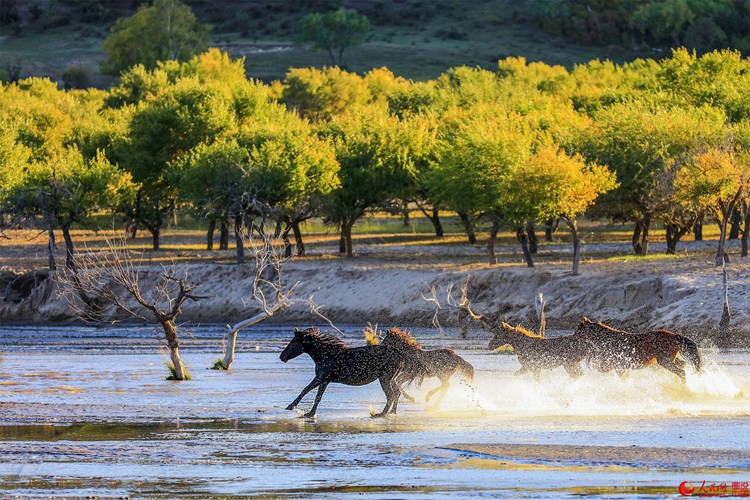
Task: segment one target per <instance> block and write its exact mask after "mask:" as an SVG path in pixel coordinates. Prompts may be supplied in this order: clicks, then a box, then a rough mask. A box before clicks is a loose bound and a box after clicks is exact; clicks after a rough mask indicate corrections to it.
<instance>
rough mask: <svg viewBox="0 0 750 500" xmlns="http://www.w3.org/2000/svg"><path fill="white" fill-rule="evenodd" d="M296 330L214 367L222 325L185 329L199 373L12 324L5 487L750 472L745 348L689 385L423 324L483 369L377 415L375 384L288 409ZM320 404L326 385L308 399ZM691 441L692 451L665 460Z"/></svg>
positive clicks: (419, 490)
mask: <svg viewBox="0 0 750 500" xmlns="http://www.w3.org/2000/svg"><path fill="white" fill-rule="evenodd" d="M204 330H205V332H204ZM286 330H287V329H283V330H278V329H275V328H271V327H266V328H265V329H263V330H255V331H253V332H250V333H247V334H244V335H243V337H242V344H241V345H240V349H239V352H238V355H237V359H236V361H235V365H234V367H233V370H232V371H230V372H221V371H215V370H207V369H206V368H207V367H209V366H211V365H212V364H213V361H214V360H215V359H216V357H218V354H219V351H220V340H219V339H220V332H221V330H220V328H218V327H213V328H205V329H201V332H202V333H201V336H198V334H196V335H195V337H194V338H190V337H187V338H186V339H185V341H184V343H183V349H182V351H183V357H184V359H185V361H186V362H187V363H188V367H189V369H190V371H191V373H192V375H193V380H192V381H188V382H170V381H166V380H165V379H164V377H165V376H166V375H167V373H166V368H165V366H164V359H163V358H162V357H161V355H160V354H159V353H158V352H157V348H158V341H157V338H156V337H155V336H154V337H152V338H149V337H148V335H151V334H144V333H143V331H142V330H141V331H138V332H139V333H137V334H136V338H135V339H134V340H133V339H131V338H130V335H131V334H133V333H134V332H136V330H134V329H131V328H125V329H111V328H110V329H108V330H103V329H85V330H81V329H78V328H73V327H66V328H56V329H53V328H49V329H46V330H44V331H42V332H34V331H33V330H31V329H29V328H26V329H22V330H13V331H4V332H0V415H1V416H2V423H0V492H2V491H5V492H8V494H11V492H12V494H30V495H40V494H52V493H54V494H57V495H60V496H62V495H78V496H80V495H83V494H86V495H100V496H113V495H114V496H117V495H132V496H135V497H138V496H142V497H165V498H171V497H175V496H182V495H189V494H192V495H196V496H199V497H208V496H212V495H217V496H221V495H232V496H248V497H251V496H255V495H272V496H273V495H277V494H285V495H290V496H293V497H305V498H307V497H310V496H328V495H331V494H334V493H358V494H363V495H369V496H374V497H380V496H383V495H384V494H385V493H387V492H391V493H392V494H391V495H386V496H393V492H395V496H405V495H407V494H408V495H409V496H411V495H424V496H428V497H430V498H434V497H441V496H445V497H454V496H455V495H456V494H457V492H458V491H461V492H462V494H466V493H467V492H471V493H473V494H475V495H488V496H493V497H496V496H507V497H517V496H519V495H523V496H530V497H554V498H559V497H561V496H570V497H576V496H579V495H582V494H607V495H625V496H661V495H664V494H673V493H676V487H677V485H678V484H679V483H680V482H682V481H685V480H693V481H697V480H698V479H700V480H703V479H706V480H714V481H718V480H725V481H747V480H748V479H749V478H750V460H748V459H747V457H746V455H745V454H744V453H745V452H744V451H742V452H741V451H740V450H748V449H750V434H749V433H748V432H747V424H746V421H747V417H748V416H750V398H748V396H747V395H748V394H750V378H748V376H747V375H748V373H750V370H749V368H750V354H749V353H748V351H745V350H732V351H722V352H719V351H710V350H708V351H705V352H704V360H705V370H704V373H702V374H700V375H698V374H695V373H688V383H687V385H683V384H681V383H680V382H679V380H678V379H677V377H675V376H674V375H672V374H670V373H668V372H666V371H665V370H663V369H659V368H648V369H644V370H640V371H636V372H632V373H630V374H629V375H628V376H627V377H625V378H620V377H618V376H616V375H614V374H598V373H592V372H587V374H586V375H585V376H584V377H582V378H581V379H578V380H575V381H573V380H571V379H570V378H569V377H568V376H567V375H566V374H565V372H564V371H563V370H558V371H553V372H549V373H545V374H544V375H543V377H542V379H541V380H540V381H539V382H534V380H533V379H532V378H531V377H530V376H529V377H514V376H513V375H512V374H513V372H515V371H516V370H517V368H518V364H517V362H516V360H515V357H514V356H512V355H491V354H489V353H487V352H485V351H484V347H485V346H486V338H484V337H482V336H480V335H479V334H477V335H476V336H475V337H474V338H469V339H467V340H457V339H455V338H453V339H450V340H448V339H441V338H439V337H438V336H437V334H436V333H435V332H429V331H419V332H417V335H418V336H419V338H420V340H422V343H423V344H425V345H426V346H427V347H435V346H438V345H440V346H442V345H446V344H447V345H449V346H450V347H453V348H455V349H458V351H459V353H460V354H461V355H462V356H464V357H465V358H466V359H467V360H469V361H470V362H471V363H472V364H474V366H475V368H476V373H477V378H476V382H475V383H474V384H473V385H472V386H468V385H466V384H463V383H459V382H456V383H454V384H453V385H452V386H451V388H450V390H449V392H448V394H447V396H446V397H445V399H444V401H443V404H442V405H441V407H439V408H429V407H426V406H425V405H424V404H423V403H420V404H409V403H406V402H404V403H403V404H402V405H401V406H400V410H401V414H400V415H399V416H398V417H395V418H390V419H371V418H369V416H368V409H369V408H370V407H371V406H372V407H377V408H379V407H381V406H382V404H383V402H384V396H383V394H382V391H381V390H380V388H379V386H378V385H377V384H371V385H369V386H365V387H346V386H339V385H332V386H330V387H329V389H328V391H327V392H326V394H325V396H324V399H323V402H322V403H321V406H320V409H319V415H318V418H317V419H316V420H309V419H303V418H299V413H298V412H287V411H285V410H284V407H285V406H286V405H287V404H288V403H289V402H290V401H291V400H292V399H294V397H295V396H296V395H297V394H298V393H299V391H300V390H301V389H302V387H304V386H305V385H306V384H307V383H308V382H309V381H310V379H312V375H313V371H312V368H313V364H312V362H311V361H310V360H309V358H306V357H301V358H299V359H295V360H293V361H291V362H290V363H287V364H283V363H281V362H279V360H278V352H279V350H280V349H281V348H282V347H283V346H284V345H285V344H286V342H287V341H288V338H289V336H290V335H291V333H290V332H288V331H286ZM40 339H41V340H43V341H42V342H39V340H40ZM348 341H349V342H350V343H352V344H354V343H356V342H358V341H359V338H358V337H356V336H354V335H352V337H351V338H350V339H348ZM256 346H257V349H256ZM436 386H437V383H436V382H435V381H427V382H425V384H424V386H423V387H421V388H411V390H410V391H409V392H410V393H412V394H413V395H416V396H417V399H418V400H419V401H424V396H425V395H426V393H427V391H428V390H429V389H431V388H433V387H436ZM311 403H312V395H310V396H308V398H306V399H305V400H303V402H302V404H301V405H300V409H301V410H303V411H304V410H306V409H307V408H309V406H310V405H311ZM300 413H301V412H300ZM457 443H474V444H485V445H486V444H503V445H504V446H506V447H507V446H512V447H513V448H512V449H513V452H512V456H500V457H499V458H493V459H491V460H490V459H489V458H488V457H487V456H485V455H477V454H475V453H472V452H469V451H466V450H468V449H469V448H462V449H463V450H464V451H456V450H455V449H448V448H451V447H453V448H455V447H456V446H455V445H456V444H457ZM528 445H545V446H546V445H566V447H567V449H569V450H570V449H573V448H570V447H571V446H580V447H582V448H581V450H582V451H581V456H580V458H577V457H576V456H571V454H570V453H568V454H567V455H565V456H564V457H562V456H561V455H559V454H558V455H555V456H553V455H551V454H550V455H544V454H541V455H539V454H534V453H532V452H531V450H532V448H531V447H530V446H528ZM593 446H597V447H621V446H626V447H632V446H636V447H644V448H637V449H639V450H643V453H642V454H641V455H644V456H645V454H646V448H645V447H648V448H652V449H657V450H666V451H663V452H659V453H655V454H653V455H651V456H652V459H650V460H645V458H644V457H643V456H642V457H641V458H640V459H636V458H637V457H636V458H633V457H631V458H629V459H627V460H623V462H622V463H620V462H618V463H617V466H616V467H615V466H612V465H611V464H610V465H607V464H604V465H603V464H601V463H596V461H591V460H587V459H586V455H589V456H590V455H591V453H593V452H594V451H595V449H594V448H591V447H593ZM472 449H473V448H472ZM503 449H504V450H506V451H505V452H504V453H505V454H506V455H511V452H509V451H507V450H510V449H511V448H503ZM549 449H552V448H549ZM597 449H598V450H599V451H600V452H601V450H602V449H603V448H597ZM687 449H699V451H698V452H695V451H692V452H691V453H690V454H687V452H685V451H684V450H687ZM700 449H703V450H706V453H705V456H704V458H705V457H708V458H707V459H702V458H701V453H700ZM587 450H588V451H587ZM592 450H594V451H592ZM672 450H673V452H672ZM680 450H683V451H680ZM722 450H736V455H737V460H735V461H730V462H726V461H724V462H719V461H716V460H713V461H712V460H711V457H716V456H724V455H722V453H728V454H730V455H731V454H732V453H733V452H732V451H729V452H726V451H722ZM680 453H681V454H682V455H684V456H687V457H688V458H687V459H686V460H684V461H682V462H675V461H674V460H671V461H670V460H667V459H664V458H659V457H664V456H668V455H672V456H674V455H676V454H680ZM712 453H713V454H712ZM573 455H575V454H573ZM654 457H655V458H654ZM707 460H708V461H707ZM1 495H2V493H0V496H1Z"/></svg>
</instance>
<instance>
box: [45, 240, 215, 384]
mask: <svg viewBox="0 0 750 500" xmlns="http://www.w3.org/2000/svg"><path fill="white" fill-rule="evenodd" d="M106 245H107V248H106V250H104V251H89V250H87V251H86V252H85V253H78V254H76V255H75V256H74V257H73V259H74V261H75V267H74V269H75V270H74V269H65V270H63V271H59V272H58V274H57V276H56V278H55V279H56V280H57V281H58V283H59V284H60V289H59V293H60V294H61V295H62V296H63V297H64V298H65V299H66V300H67V302H68V304H69V305H70V307H71V308H72V310H73V311H74V312H75V313H76V315H77V316H78V317H79V318H81V319H83V320H84V321H106V322H112V321H122V320H126V319H139V320H142V321H146V322H148V323H154V324H158V325H160V326H161V328H162V329H163V330H164V336H165V339H166V341H167V346H168V348H169V356H170V359H171V361H172V365H173V366H172V367H171V368H173V370H174V379H175V380H186V379H187V378H188V374H187V371H186V369H185V365H184V363H183V362H182V359H181V358H180V351H179V348H180V341H179V338H178V334H177V326H176V321H177V317H178V316H179V315H180V313H181V312H182V306H183V304H184V303H185V302H186V301H187V300H193V301H197V300H199V299H201V298H205V297H200V296H198V295H195V294H194V293H193V290H194V289H195V286H196V285H195V284H192V283H190V282H189V277H188V274H187V270H186V269H182V270H178V269H177V266H176V265H175V264H172V266H170V267H167V266H164V267H163V268H162V272H161V275H160V277H159V279H158V281H157V282H156V283H155V284H154V285H153V286H150V287H149V288H147V289H144V287H142V286H141V281H142V277H143V274H144V269H143V268H142V267H141V266H139V265H137V264H136V263H135V262H134V261H133V259H132V257H131V255H130V252H129V251H128V250H127V249H126V248H125V246H124V243H123V242H119V243H114V242H112V241H110V240H106ZM111 307H114V308H115V311H114V312H115V313H116V315H117V316H115V317H114V318H112V317H111V311H110V312H109V313H108V310H109V309H110V308H111Z"/></svg>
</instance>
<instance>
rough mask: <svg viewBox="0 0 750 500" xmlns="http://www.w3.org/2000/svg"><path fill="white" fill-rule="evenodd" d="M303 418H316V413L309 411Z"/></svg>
mask: <svg viewBox="0 0 750 500" xmlns="http://www.w3.org/2000/svg"><path fill="white" fill-rule="evenodd" d="M302 417H304V418H315V413H314V412H311V411H308V412H307V413H305V414H304V415H302Z"/></svg>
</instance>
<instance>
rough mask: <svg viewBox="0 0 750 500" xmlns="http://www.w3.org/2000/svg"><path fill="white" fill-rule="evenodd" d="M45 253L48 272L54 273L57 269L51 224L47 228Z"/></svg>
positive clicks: (53, 230)
mask: <svg viewBox="0 0 750 500" xmlns="http://www.w3.org/2000/svg"><path fill="white" fill-rule="evenodd" d="M47 252H48V261H47V262H48V265H49V270H50V271H54V270H55V269H57V265H56V264H55V228H54V226H53V225H52V223H51V222H50V223H49V225H48V226H47Z"/></svg>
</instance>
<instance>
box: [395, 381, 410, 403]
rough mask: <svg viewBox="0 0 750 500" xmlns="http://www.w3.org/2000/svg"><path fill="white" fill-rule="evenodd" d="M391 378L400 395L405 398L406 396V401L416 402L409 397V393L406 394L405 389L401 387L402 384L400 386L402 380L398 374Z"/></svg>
mask: <svg viewBox="0 0 750 500" xmlns="http://www.w3.org/2000/svg"><path fill="white" fill-rule="evenodd" d="M393 380H394V382H395V383H396V387H397V388H398V392H400V393H401V395H402V396H403V397H405V398H406V399H407V400H408V401H409V402H410V403H415V402H416V400H415V399H414V398H413V397H411V396H410V395H408V394H407V393H406V391H405V390H404V388H403V386H402V382H401V377H400V375H396V378H394V379H393Z"/></svg>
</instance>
